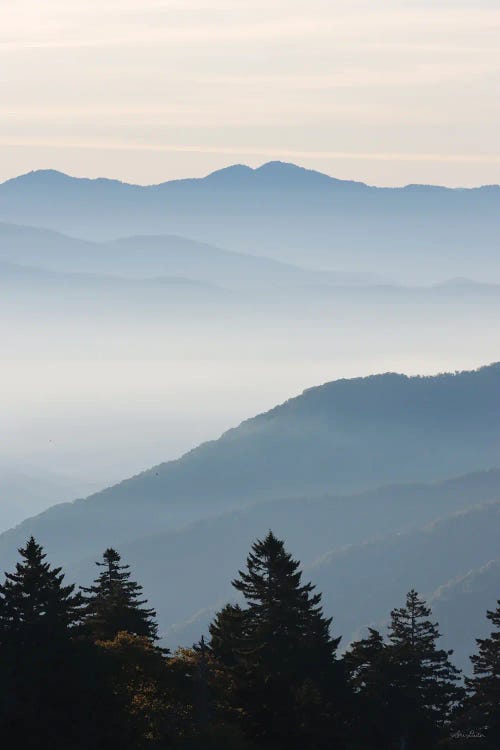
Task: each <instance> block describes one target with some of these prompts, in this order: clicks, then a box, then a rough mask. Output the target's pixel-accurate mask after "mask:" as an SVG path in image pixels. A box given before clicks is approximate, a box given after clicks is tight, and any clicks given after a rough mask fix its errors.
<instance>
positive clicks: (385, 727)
mask: <svg viewBox="0 0 500 750" xmlns="http://www.w3.org/2000/svg"><path fill="white" fill-rule="evenodd" d="M344 663H345V667H346V672H347V675H348V679H349V682H350V684H351V686H352V688H353V693H354V695H353V717H354V722H353V729H352V731H353V734H354V735H355V736H357V737H358V738H359V739H360V741H361V742H362V743H363V746H365V745H366V746H367V747H370V748H373V750H386V748H388V747H391V746H392V745H393V743H394V742H395V741H397V739H398V731H397V729H395V727H394V725H393V723H392V719H391V718H390V717H391V716H392V709H393V707H394V705H395V703H396V700H397V693H396V689H395V686H394V671H395V670H394V665H393V660H392V659H391V656H390V649H389V648H388V647H387V645H386V644H385V643H384V639H383V638H382V636H381V634H380V633H379V631H378V630H375V629H374V628H368V636H367V637H366V638H363V639H361V640H359V641H355V642H354V643H352V644H351V647H350V649H349V650H348V651H347V653H346V654H345V656H344Z"/></svg>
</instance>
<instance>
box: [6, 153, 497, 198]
mask: <svg viewBox="0 0 500 750" xmlns="http://www.w3.org/2000/svg"><path fill="white" fill-rule="evenodd" d="M385 156H386V157H388V156H389V155H385ZM372 158H373V157H372ZM271 165H280V166H283V167H294V168H295V169H297V170H301V171H304V172H309V173H313V174H317V175H321V176H323V177H326V178H328V179H330V180H332V181H333V182H338V183H346V184H355V185H359V186H363V187H367V188H374V189H377V190H404V189H406V188H410V187H424V188H436V189H441V190H456V191H462V190H481V189H483V188H498V187H500V183H481V184H478V185H474V186H450V185H443V184H436V183H429V182H408V183H405V184H399V185H376V184H373V183H369V182H364V181H363V180H354V179H348V178H339V177H335V176H334V175H331V174H329V173H328V172H323V171H321V170H318V169H312V168H309V167H304V166H302V165H301V164H297V163H296V162H288V161H284V160H281V159H271V160H269V161H266V162H263V163H262V164H259V166H257V167H252V166H250V165H248V164H244V163H243V162H234V163H232V164H229V165H227V166H225V167H221V168H220V169H215V170H213V171H211V172H208V173H206V174H203V175H201V176H191V177H174V178H171V179H167V180H162V181H160V182H151V183H148V182H144V183H140V182H128V181H127V180H123V179H120V178H116V177H106V176H104V175H101V176H98V177H88V176H84V175H75V174H71V173H69V172H64V171H62V170H60V169H54V168H52V167H41V168H37V169H32V170H29V171H28V172H21V173H19V174H14V175H13V176H11V177H7V178H6V179H4V180H1V181H0V187H2V186H4V185H6V184H8V183H9V182H14V181H16V180H20V179H22V178H24V177H29V176H30V175H35V174H39V173H44V172H45V173H52V174H57V175H60V176H62V177H67V178H69V179H71V180H82V181H89V182H99V181H106V182H114V183H118V184H121V185H125V186H129V187H137V188H154V187H161V186H163V185H167V184H170V183H175V182H189V181H202V180H205V179H208V178H210V177H212V176H214V175H216V174H220V173H222V172H226V171H229V170H231V169H235V168H242V169H245V170H248V171H249V172H258V171H260V170H261V169H263V168H264V167H268V166H271Z"/></svg>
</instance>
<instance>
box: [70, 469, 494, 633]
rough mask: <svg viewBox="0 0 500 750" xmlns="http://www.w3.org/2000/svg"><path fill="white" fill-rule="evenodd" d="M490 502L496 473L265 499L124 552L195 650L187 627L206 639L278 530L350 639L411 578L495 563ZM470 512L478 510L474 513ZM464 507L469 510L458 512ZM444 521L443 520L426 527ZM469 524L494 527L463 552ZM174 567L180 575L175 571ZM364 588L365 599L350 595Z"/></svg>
mask: <svg viewBox="0 0 500 750" xmlns="http://www.w3.org/2000/svg"><path fill="white" fill-rule="evenodd" d="M493 498H500V471H499V470H496V471H491V472H484V473H475V474H471V475H468V476H465V477H459V478H456V479H453V480H447V481H444V482H436V483H432V484H414V485H413V484H408V485H390V486H386V487H382V488H379V489H377V490H371V491H369V492H365V493H361V494H357V495H350V496H330V497H323V498H309V499H308V498H296V499H282V500H276V501H270V502H266V503H259V504H256V505H254V506H251V507H249V508H245V509H241V510H238V511H232V512H227V513H224V514H222V515H220V516H215V517H212V518H208V519H203V520H200V521H197V522H196V523H193V524H190V525H188V526H186V527H184V528H181V529H178V530H173V531H164V532H160V533H156V534H153V535H151V536H147V537H140V538H138V539H135V540H133V541H131V542H127V543H124V544H123V545H121V546H120V550H121V552H122V554H123V556H124V558H126V559H127V561H128V562H130V563H131V564H132V567H133V569H134V571H135V572H136V574H137V575H138V577H139V578H140V580H141V581H143V582H144V583H145V584H146V591H147V594H148V596H149V598H150V599H151V601H153V602H154V603H155V606H156V608H157V611H158V616H159V618H160V622H161V624H162V629H163V632H164V633H166V634H167V637H168V634H169V632H170V636H171V637H174V634H173V631H172V627H173V626H174V624H175V623H177V624H179V623H184V624H183V625H182V628H177V630H176V637H177V638H179V640H178V641H176V642H174V643H172V644H171V645H178V644H179V643H181V644H182V645H189V638H190V637H191V636H190V635H189V634H190V633H191V630H190V626H189V623H190V621H192V622H194V623H195V627H198V629H199V630H198V637H199V636H200V634H201V632H202V630H203V628H204V626H205V625H206V623H207V622H208V621H209V620H210V617H211V613H212V612H213V610H214V609H215V608H216V607H217V606H220V605H221V604H223V603H224V602H225V601H227V600H233V599H234V596H235V592H234V590H233V589H232V587H231V585H230V582H231V580H232V578H233V577H234V575H235V573H236V571H237V570H238V569H241V567H242V565H243V564H244V560H245V557H246V554H247V552H248V550H249V549H250V545H251V543H252V542H253V541H254V540H255V539H256V538H257V537H261V536H262V535H264V534H265V533H266V531H267V530H268V529H269V528H272V529H273V530H274V531H275V533H277V534H279V535H280V536H282V537H283V538H285V539H286V543H287V547H288V548H289V549H290V550H291V551H292V552H293V554H294V555H295V556H296V557H298V558H299V559H300V560H301V562H302V563H303V565H304V566H305V568H306V571H307V576H309V577H311V578H312V579H313V580H314V581H315V582H317V583H318V587H319V589H320V590H322V591H324V593H325V603H326V611H327V612H328V613H329V614H332V615H334V616H335V618H336V623H335V627H336V629H337V625H338V626H339V627H340V628H341V630H340V631H339V632H343V633H344V636H345V637H346V638H347V639H348V638H349V637H350V636H351V635H352V634H353V633H354V632H355V630H356V629H357V628H359V627H360V626H362V625H364V624H365V623H366V622H372V621H377V619H381V618H384V617H385V616H386V615H387V613H388V611H389V610H390V609H391V608H392V606H395V603H397V602H398V601H399V598H401V596H402V594H401V590H402V592H403V594H404V593H405V591H406V590H407V589H409V588H410V587H411V586H412V585H413V583H414V582H415V583H417V582H418V583H419V585H420V584H422V586H423V584H424V583H425V584H426V585H425V587H424V586H423V590H424V591H425V592H426V593H431V594H432V592H434V590H435V589H436V588H437V587H438V586H440V585H441V584H442V583H443V582H446V581H448V580H449V579H450V578H454V577H455V576H456V575H459V574H460V573H461V572H462V573H463V572H467V571H468V570H470V569H471V568H473V567H475V566H477V565H479V564H482V562H483V561H484V560H489V559H490V555H491V550H492V545H493V544H494V539H495V534H497V532H498V523H495V519H496V518H497V515H498V508H499V506H498V503H497V504H496V506H495V505H491V506H489V505H487V503H490V502H492V499H493ZM481 503H483V504H485V505H484V506H483V505H481ZM473 506H479V507H478V508H477V510H476V508H474V509H473V510H470V509H471V507H473ZM486 509H488V511H489V512H488V511H487V510H486ZM459 511H463V513H462V514H458V515H456V516H455V515H453V514H457V513H458V512H459ZM448 517H449V518H448ZM439 518H445V519H446V521H443V522H436V523H433V525H432V526H430V527H429V528H425V529H424V530H420V527H421V526H422V525H423V524H429V523H430V522H435V519H439ZM468 526H469V527H470V529H471V532H472V533H474V532H476V531H477V530H478V529H480V528H481V529H482V528H483V527H484V528H486V526H488V529H487V535H486V537H485V540H484V543H481V541H480V539H478V540H477V541H475V542H472V543H471V545H470V546H471V549H470V551H469V553H468V554H466V555H462V556H461V555H460V546H459V545H460V543H462V542H463V535H464V534H465V533H466V532H467V527H468ZM452 532H453V536H452ZM447 534H449V543H447V542H446V535H447ZM439 545H441V548H439ZM420 552H423V553H425V554H426V555H428V556H429V561H428V563H427V564H426V566H425V568H424V572H422V571H420V570H419V560H418V554H419V553H420ZM66 554H67V553H66ZM440 554H442V555H446V554H448V555H449V560H450V562H449V565H448V567H446V566H444V565H443V566H442V569H440V565H439V559H440ZM96 555H97V551H96V553H95V555H94V557H92V556H89V557H88V558H87V559H85V560H80V561H76V560H75V558H74V557H73V562H72V563H71V565H70V567H69V570H68V572H69V575H70V577H71V578H72V579H73V580H78V581H85V582H86V581H88V580H89V579H90V578H91V577H92V575H93V573H94V567H95V566H94V558H95V557H96ZM377 555H378V556H379V557H380V564H379V563H377V562H376V560H377ZM398 555H399V556H400V557H401V565H399V563H398V559H399V558H398ZM337 561H339V562H338V564H336V563H337ZM365 563H366V569H365ZM391 566H393V567H394V569H395V570H396V571H397V574H396V575H395V574H394V572H392V573H391ZM431 569H432V574H431ZM174 570H175V571H176V574H175V575H170V574H169V573H168V571H174ZM425 574H427V578H425ZM429 582H430V583H429ZM427 584H429V585H427ZM405 587H406V588H405ZM360 591H361V593H362V594H363V596H355V595H354V594H353V592H358V593H359V592H360ZM351 597H352V601H351ZM199 610H201V614H199V615H198V616H197V612H198V611H199ZM337 620H338V623H337ZM186 628H187V631H188V632H186ZM186 638H188V640H186Z"/></svg>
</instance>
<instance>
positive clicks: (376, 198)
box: [0, 162, 500, 283]
mask: <svg viewBox="0 0 500 750" xmlns="http://www.w3.org/2000/svg"><path fill="white" fill-rule="evenodd" d="M499 205H500V187H499V186H485V187H481V188H476V189H447V188H440V187H435V186H425V185H409V186H406V187H404V188H377V187H371V186H368V185H365V184H363V183H358V182H349V181H344V180H336V179H334V178H332V177H329V176H327V175H324V174H321V173H318V172H314V171H311V170H306V169H303V168H300V167H297V166H295V165H293V164H283V163H281V162H270V163H268V164H264V165H263V166H262V167H259V168H258V169H250V168H249V167H244V166H235V167H232V168H228V169H225V170H220V171H218V172H215V173H213V174H211V175H208V176H207V177H204V178H200V179H188V180H173V181H170V182H165V183H162V184H160V185H152V186H146V187H141V186H137V185H127V184H124V183H121V182H118V181H116V180H104V179H98V180H88V179H77V178H73V177H69V176H67V175H63V174H61V173H58V172H54V171H50V170H47V171H41V172H31V173H29V174H27V175H22V176H20V177H17V178H14V179H12V180H9V181H7V182H5V183H3V184H2V185H0V219H1V220H3V221H6V222H14V223H19V224H30V225H37V226H41V227H45V228H49V229H55V230H60V231H63V232H67V233H69V234H73V235H76V236H80V237H85V238H87V239H116V238H118V237H120V236H124V235H137V234H141V235H144V234H147V235H157V234H171V235H172V234H173V235H181V236H186V237H191V238H193V239H195V240H198V241H202V242H208V243H210V244H214V245H217V246H221V247H225V248H231V249H232V250H235V251H238V252H245V253H251V254H254V255H262V256H269V257H273V258H275V259H278V260H281V261H287V262H289V263H294V264H298V265H301V266H306V267H314V268H327V269H331V270H341V271H346V272H356V271H359V269H360V268H362V269H363V270H364V271H366V272H368V273H376V274H382V275H389V276H391V277H393V275H394V272H395V270H396V269H397V273H398V279H399V280H401V281H404V282H405V283H422V282H425V283H431V282H434V281H440V280H444V279H446V278H449V277H453V276H457V275H459V276H467V277H471V278H475V277H476V276H477V274H478V273H479V274H480V279H479V280H484V281H489V280H492V279H494V280H496V281H497V282H499V281H500V260H499V259H498V255H497V253H496V238H497V237H498V232H499V228H500V227H499V224H500V218H499V216H500V211H499ZM471 247H473V248H474V253H471V252H470V249H471Z"/></svg>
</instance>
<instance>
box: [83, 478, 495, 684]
mask: <svg viewBox="0 0 500 750" xmlns="http://www.w3.org/2000/svg"><path fill="white" fill-rule="evenodd" d="M466 481H467V480H466ZM451 486H452V485H451V484H450V485H449V486H448V487H447V485H446V483H443V484H441V483H440V484H439V485H436V486H435V488H436V490H437V488H438V487H439V488H440V489H441V491H442V492H443V502H442V503H436V507H435V513H438V512H439V510H444V507H445V506H446V505H448V507H450V501H451ZM456 488H457V490H459V484H458V483H457V484H456ZM421 490H423V488H422V487H421V488H419V491H421ZM428 490H429V499H430V498H431V497H432V496H433V494H434V487H429V488H428ZM448 490H449V491H450V494H448V495H447V491H448ZM498 492H499V495H497V496H500V485H499V487H498ZM403 497H404V494H402V497H401V498H400V499H401V500H403ZM459 497H460V492H459V491H458V493H457V497H456V498H455V502H456V505H457V506H458V502H459V500H458V498H459ZM367 498H368V495H367V496H366V499H367ZM394 499H395V498H394ZM416 499H417V496H416V495H415V500H416ZM356 500H358V501H359V498H352V501H353V502H352V505H353V508H356V510H354V509H353V510H352V514H351V520H352V521H353V520H354V518H355V517H356V515H357V516H358V518H359V519H360V522H361V523H360V526H361V529H360V530H359V534H358V533H357V531H354V525H353V526H352V527H351V526H350V524H349V520H350V519H349V513H347V514H346V512H345V511H346V509H345V508H343V509H342V508H341V507H338V506H336V505H335V504H334V503H332V504H331V507H330V513H329V517H327V516H326V514H325V513H324V511H323V512H319V513H318V514H315V513H314V509H313V508H312V507H309V511H310V516H308V518H310V519H311V520H310V521H308V520H307V517H306V515H305V514H304V516H303V518H302V523H303V526H304V527H305V526H306V524H307V525H308V526H310V527H312V529H313V530H314V531H315V530H317V529H318V528H319V526H320V525H321V523H323V525H325V526H327V527H329V528H330V529H331V543H332V544H333V543H334V540H335V539H336V544H335V549H334V550H333V551H332V552H331V553H329V554H327V555H323V557H322V558H321V559H319V560H316V561H315V562H313V563H312V564H311V562H310V561H311V555H313V554H314V549H313V546H312V543H311V542H312V539H309V540H308V539H307V537H308V534H307V532H306V534H305V539H304V538H303V539H302V543H301V544H300V534H299V533H298V528H297V526H296V524H297V521H298V519H297V518H295V522H292V523H290V521H288V523H287V520H286V518H285V512H283V517H282V518H281V519H279V520H280V521H281V523H282V527H283V529H285V530H288V529H290V528H292V533H291V534H290V535H287V538H290V543H292V542H294V543H295V542H297V540H299V545H298V546H299V548H301V549H303V550H304V551H305V552H306V556H305V561H306V562H307V563H308V564H307V565H306V570H307V575H308V577H309V578H310V579H311V580H312V581H313V582H314V583H315V584H316V585H317V588H318V590H319V591H321V592H322V593H323V601H324V606H325V612H327V613H328V615H332V616H333V617H334V621H335V628H336V632H337V633H339V634H340V633H342V635H343V647H344V648H345V647H346V646H347V645H348V643H349V641H350V640H352V639H353V638H357V637H359V636H360V635H362V634H364V633H365V632H366V631H365V629H366V627H368V626H376V627H378V628H382V629H383V628H384V627H385V624H386V622H387V620H388V617H389V613H390V611H391V609H392V608H393V607H394V606H396V605H397V604H398V603H399V602H400V601H402V600H403V599H404V596H405V590H406V589H408V587H415V588H416V589H418V590H419V591H421V592H422V593H423V594H424V595H425V597H426V598H428V599H429V600H430V601H431V602H432V606H433V610H434V612H435V616H436V618H437V619H438V621H439V623H440V625H441V630H442V632H443V634H444V635H445V641H444V642H443V643H445V644H446V646H447V647H448V648H453V649H454V650H455V651H456V655H455V659H454V661H456V662H457V663H458V664H459V665H460V666H461V667H463V668H465V669H468V668H469V666H470V665H469V664H468V656H469V654H470V653H472V651H473V650H474V646H475V640H474V639H475V638H476V637H482V636H484V635H485V634H486V632H487V625H488V624H487V622H486V620H485V617H484V615H485V611H486V609H487V608H490V609H491V607H492V606H493V604H494V603H495V602H496V600H497V599H498V597H499V596H500V550H499V548H498V538H499V535H500V500H497V501H496V502H492V503H486V504H484V505H479V506H477V507H474V508H470V509H468V510H463V511H460V512H457V513H452V514H450V515H448V516H446V517H444V518H441V519H439V520H436V521H434V522H433V523H431V524H429V525H426V526H424V527H420V528H415V527H414V528H411V529H408V528H407V529H404V528H403V527H402V526H401V525H400V528H399V530H398V528H397V521H396V520H395V518H393V517H392V515H391V513H390V512H387V513H386V514H383V513H382V517H383V518H384V519H385V521H386V529H387V531H389V530H390V531H391V532H392V533H389V534H386V535H383V536H379V538H376V539H374V538H370V532H369V530H368V529H367V528H366V527H365V526H364V523H366V522H367V521H368V518H370V519H371V520H372V521H374V524H373V526H374V527H373V533H374V534H375V535H376V534H378V533H379V532H380V527H381V526H382V520H381V519H379V525H377V522H376V520H374V519H376V517H377V513H376V511H375V508H376V502H374V507H373V508H372V512H369V511H368V510H367V508H364V509H363V506H362V503H359V504H358V503H356ZM372 500H374V501H375V498H374V497H372ZM406 509H407V510H409V511H410V513H409V516H410V515H411V511H414V505H412V506H411V510H410V508H408V507H406ZM377 510H379V511H381V510H382V509H381V508H380V506H379V507H378V508H377ZM385 510H386V511H389V508H388V507H387V506H386V508H385ZM283 511H284V509H283ZM426 511H427V514H428V515H430V513H431V506H430V505H427V506H426ZM244 517H246V518H247V519H248V520H249V521H250V522H251V521H252V520H253V519H252V516H251V515H250V517H248V514H245V516H244ZM421 517H422V516H421ZM335 518H337V519H338V522H337V524H335V521H334V519H335ZM413 518H414V519H415V518H416V514H415V515H413ZM241 520H242V519H241ZM270 521H272V522H273V523H274V526H273V527H275V526H276V522H277V521H278V519H276V518H271V519H270ZM297 525H298V524H297ZM262 526H264V524H262ZM294 526H295V528H294ZM224 527H225V533H221V534H220V535H219V534H217V533H215V534H213V538H212V540H211V541H210V544H211V547H212V552H211V555H209V554H207V553H206V552H205V551H204V550H205V548H206V544H207V543H206V542H204V540H203V538H202V534H201V533H198V539H197V546H196V553H195V561H196V563H195V569H196V571H197V575H198V580H197V578H196V576H195V575H194V572H193V573H191V572H190V568H189V564H188V563H187V561H184V562H183V565H182V566H181V568H182V570H184V571H185V578H184V579H183V583H184V584H185V587H186V589H185V587H184V586H182V587H181V594H180V601H179V602H178V609H177V611H178V612H179V614H180V611H181V610H182V608H184V607H185V605H186V604H187V601H186V595H185V593H184V592H185V590H191V591H196V592H197V604H198V605H199V606H197V607H196V608H194V609H193V610H192V612H191V614H190V615H189V616H185V617H184V621H182V618H177V619H175V618H174V619H173V618H172V614H173V610H174V608H175V605H174V604H173V601H174V599H175V597H174V592H173V590H170V588H169V587H168V588H167V596H166V598H165V600H164V603H163V605H162V606H163V608H160V609H159V612H160V617H161V621H162V624H163V623H168V622H170V623H172V624H171V625H170V626H169V628H168V629H167V631H166V634H167V639H170V640H171V641H174V642H175V643H176V644H177V643H181V644H182V645H189V643H190V638H192V636H193V634H194V633H196V631H198V633H202V632H205V630H206V627H207V624H208V622H209V621H210V619H211V617H212V616H213V612H214V610H215V609H216V608H217V607H220V606H221V603H222V602H223V601H224V597H226V598H229V599H231V590H230V587H229V579H230V568H231V565H232V567H233V568H234V567H235V566H239V567H241V565H242V562H243V560H242V558H241V553H240V555H239V557H240V559H238V555H237V554H236V550H233V545H234V544H235V541H234V540H237V542H238V541H243V539H244V538H245V537H244V534H243V533H242V531H241V530H239V529H238V524H236V523H235V519H234V518H233V519H232V524H228V523H227V521H226V523H225V524H224V523H221V525H220V527H219V529H220V532H222V529H223V528H224ZM202 528H203V524H200V528H199V531H201V529H202ZM249 528H250V529H251V532H253V531H254V526H253V524H252V523H250V524H249ZM209 529H210V524H209V523H207V525H206V526H205V531H207V532H209ZM341 529H342V530H343V532H344V539H345V540H346V541H348V540H353V541H354V540H355V539H360V538H361V537H362V536H363V535H365V538H366V539H367V540H369V541H364V542H361V543H359V542H354V543H352V544H348V545H347V546H342V544H341V543H339V541H338V540H339V538H340V537H341ZM193 531H194V530H191V531H190V532H188V533H190V534H193ZM394 532H396V533H394ZM312 533H314V532H312ZM222 536H225V538H226V539H230V541H229V543H228V544H227V545H226V546H227V549H228V564H227V574H226V580H225V582H221V583H220V584H219V586H218V588H216V587H215V586H214V583H213V571H212V575H211V576H209V575H208V574H205V575H204V574H203V573H202V570H203V567H204V565H203V560H206V561H207V563H206V565H207V567H208V568H209V569H210V563H209V562H208V561H209V560H211V559H213V560H214V569H216V570H218V571H224V570H225V569H226V563H225V560H224V559H222V555H220V554H219V553H218V552H217V541H215V540H219V541H220V540H221V539H222ZM311 536H312V534H311ZM325 536H326V535H325V534H323V535H321V534H319V544H318V546H317V548H316V553H317V554H320V555H321V552H320V550H322V549H324V548H325V547H324V545H325V542H326V539H325ZM169 538H170V537H166V539H165V541H167V539H169ZM181 539H183V540H184V542H186V536H184V535H183V534H181V535H180V537H179V538H178V541H179V544H180V541H181ZM151 541H152V544H151V547H150V548H149V550H148V551H146V545H145V544H143V548H142V550H141V551H140V552H139V545H138V544H137V543H136V544H133V545H130V547H127V551H129V552H130V554H131V556H132V557H134V559H136V560H137V564H138V565H140V564H141V563H142V565H143V566H144V567H143V575H144V576H145V577H146V578H147V579H148V580H149V581H150V583H151V586H152V590H153V591H155V593H156V591H158V592H159V590H160V583H159V581H156V580H155V576H154V574H153V575H152V571H153V570H154V565H153V564H152V560H151V558H152V557H154V556H155V552H154V549H155V546H156V540H151ZM158 542H159V540H158ZM237 542H236V544H237ZM220 544H221V545H222V542H221V541H220ZM186 546H187V547H188V548H189V547H190V545H189V544H188V545H186ZM173 547H174V548H177V550H178V549H179V547H178V545H177V544H176V543H175V541H174V545H173ZM193 547H194V545H193ZM138 553H139V554H138ZM148 555H149V559H148ZM199 555H201V556H203V560H201V559H200V557H199ZM156 558H157V561H156V562H157V566H158V559H159V556H158V555H156ZM139 560H140V561H141V562H139ZM168 563H169V567H170V566H171V565H172V560H171V559H169V561H168ZM81 570H82V572H83V568H82V569H81ZM200 578H201V580H200ZM210 595H211V596H212V601H211V602H210V601H209V598H210ZM232 600H234V596H233V597H232ZM184 611H185V610H184Z"/></svg>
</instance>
